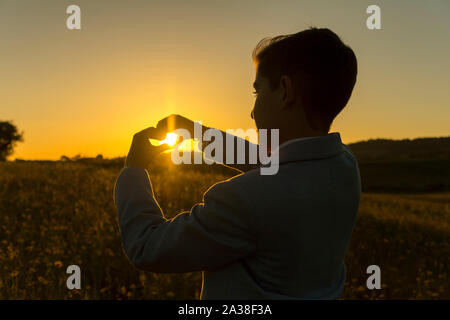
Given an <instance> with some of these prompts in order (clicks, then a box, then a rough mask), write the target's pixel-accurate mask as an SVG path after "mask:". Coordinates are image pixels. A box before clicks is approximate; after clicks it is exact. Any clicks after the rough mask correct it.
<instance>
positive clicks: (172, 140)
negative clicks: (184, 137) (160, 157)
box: [159, 132, 178, 147]
mask: <svg viewBox="0 0 450 320" xmlns="http://www.w3.org/2000/svg"><path fill="white" fill-rule="evenodd" d="M177 138H178V136H177V135H176V134H175V133H173V132H169V133H168V134H167V135H166V138H165V139H164V140H161V141H159V144H160V145H161V144H164V143H167V144H168V145H169V146H171V147H173V146H174V145H175V144H176V143H177Z"/></svg>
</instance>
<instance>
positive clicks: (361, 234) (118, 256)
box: [0, 162, 450, 299]
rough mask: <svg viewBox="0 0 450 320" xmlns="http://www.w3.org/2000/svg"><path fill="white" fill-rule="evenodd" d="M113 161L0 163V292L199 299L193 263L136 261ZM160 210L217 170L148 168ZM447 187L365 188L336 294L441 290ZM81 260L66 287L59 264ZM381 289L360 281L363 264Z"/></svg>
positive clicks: (215, 177) (447, 294) (445, 289)
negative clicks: (440, 190) (72, 286)
mask: <svg viewBox="0 0 450 320" xmlns="http://www.w3.org/2000/svg"><path fill="white" fill-rule="evenodd" d="M119 171H120V169H119V168H118V167H116V168H114V167H102V166H94V165H89V164H84V163H76V162H75V163H73V162H55V163H32V162H30V163H28V162H21V163H2V164H0V226H1V232H0V299H198V297H199V294H200V290H201V273H200V272H193V273H187V274H154V273H149V272H142V271H139V270H136V269H135V268H134V267H133V266H132V265H131V264H130V262H129V261H128V259H127V258H126V256H125V254H124V252H123V249H122V246H121V241H120V235H119V230H118V225H117V217H116V211H115V208H114V204H113V201H112V199H113V198H112V197H113V187H114V182H115V179H116V177H117V175H118V173H119ZM150 176H151V178H152V184H153V186H154V188H155V193H156V195H157V198H158V201H159V202H160V205H161V207H162V208H163V210H164V213H165V215H166V217H168V218H170V217H173V216H174V215H176V214H177V213H179V212H180V211H181V210H189V209H190V208H191V207H192V205H194V204H195V203H196V202H199V201H201V199H202V194H203V192H205V191H206V190H207V189H208V187H209V186H211V185H212V184H213V183H215V182H218V181H220V180H223V179H226V178H228V177H229V176H226V175H224V174H223V173H219V174H214V173H207V172H204V173H201V174H200V173H195V172H193V171H182V172H181V173H180V172H178V171H176V170H173V169H168V170H159V172H150ZM449 203H450V194H419V195H402V194H398V195H389V194H364V195H363V198H362V203H361V207H360V212H359V215H358V221H357V224H356V227H355V231H354V234H353V237H352V242H351V244H350V248H349V252H348V254H347V258H346V266H347V283H346V288H345V290H344V293H343V296H342V298H344V299H364V298H371V299H394V298H395V299H399V298H401V299H417V298H424V299H443V298H445V299H449V298H450V291H449V285H448V283H449V279H448V270H449V264H448V262H449V256H450V252H449V244H448V234H449V230H450V228H449V216H450V215H449ZM72 264H76V265H79V266H80V268H81V273H82V288H81V289H80V290H68V289H67V287H66V280H67V277H68V274H66V268H67V266H69V265H72ZM371 264H377V265H379V266H380V268H381V272H382V275H381V279H382V289H381V290H372V291H371V290H368V289H367V288H366V279H367V277H368V276H369V275H367V274H366V268H367V266H369V265H371Z"/></svg>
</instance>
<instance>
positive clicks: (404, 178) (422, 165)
mask: <svg viewBox="0 0 450 320" xmlns="http://www.w3.org/2000/svg"><path fill="white" fill-rule="evenodd" d="M349 147H350V149H351V150H352V152H353V153H354V154H355V157H356V158H357V160H358V163H359V169H360V173H361V183H362V190H363V191H364V192H389V193H405V192H444V191H450V137H443V138H421V139H414V140H409V139H406V140H388V139H376V140H369V141H361V142H357V143H352V144H349ZM20 161H23V160H20V159H16V162H20ZM30 162H40V163H44V162H53V161H30ZM60 162H61V163H69V164H70V163H72V162H77V163H85V164H87V165H91V166H100V167H104V168H113V169H120V168H122V167H123V165H124V158H115V159H103V157H101V156H97V157H96V158H80V157H75V158H73V159H69V158H68V157H62V158H61V161H60ZM167 166H169V167H173V168H175V165H174V164H173V163H172V162H171V161H170V156H169V155H166V159H165V160H162V161H161V162H160V163H159V164H158V165H153V167H152V171H159V170H166V169H167ZM176 168H177V172H189V171H195V172H198V173H212V172H215V173H221V174H223V175H224V176H228V177H232V176H234V175H236V174H237V171H235V170H233V169H230V168H228V167H225V166H222V165H219V164H214V165H206V164H203V165H179V166H176Z"/></svg>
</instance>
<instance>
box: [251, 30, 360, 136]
mask: <svg viewBox="0 0 450 320" xmlns="http://www.w3.org/2000/svg"><path fill="white" fill-rule="evenodd" d="M253 60H254V62H255V65H256V68H257V70H256V79H255V83H254V85H255V94H256V101H255V106H254V108H253V111H252V117H253V118H254V119H255V122H256V126H257V127H258V128H259V129H271V128H280V129H281V127H283V126H285V125H286V123H288V124H289V125H301V126H305V125H307V126H309V127H310V128H311V129H312V130H313V131H317V132H325V133H327V132H328V131H329V130H330V126H331V123H332V122H333V120H334V118H335V117H336V116H337V115H338V113H339V112H340V111H341V110H342V109H343V108H344V107H345V105H346V104H347V102H348V100H349V98H350V95H351V93H352V90H353V87H354V85H355V82H356V74H357V62H356V56H355V54H354V53H353V50H352V49H351V48H350V47H348V46H346V45H345V44H344V43H343V42H342V41H341V40H340V39H339V37H338V36H337V35H336V34H335V33H334V32H332V31H331V30H329V29H317V28H311V29H308V30H304V31H301V32H298V33H295V34H290V35H282V36H277V37H274V38H265V39H263V40H261V41H260V42H259V43H258V45H257V46H256V48H255V49H254V51H253Z"/></svg>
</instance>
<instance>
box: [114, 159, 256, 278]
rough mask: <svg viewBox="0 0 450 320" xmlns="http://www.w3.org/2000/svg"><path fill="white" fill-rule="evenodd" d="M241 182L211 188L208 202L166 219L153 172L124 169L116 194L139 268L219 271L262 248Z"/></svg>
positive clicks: (128, 243)
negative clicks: (252, 228)
mask: <svg viewBox="0 0 450 320" xmlns="http://www.w3.org/2000/svg"><path fill="white" fill-rule="evenodd" d="M238 187H239V184H238V183H232V182H230V181H226V182H222V183H218V184H216V185H214V186H213V187H211V188H210V189H209V190H208V191H207V192H206V193H205V195H204V197H203V203H201V204H197V205H195V206H194V207H193V208H192V209H191V211H190V212H182V213H180V214H178V215H177V216H176V217H174V218H172V219H170V220H169V219H166V218H165V217H164V215H163V213H162V211H161V208H160V207H159V205H158V202H157V201H156V199H155V197H154V194H153V190H152V186H151V182H150V179H149V176H148V173H147V171H146V170H145V169H142V168H138V167H129V168H124V169H123V170H122V172H121V173H120V175H119V177H118V179H117V181H116V185H115V192H114V202H115V205H116V208H117V211H118V218H119V227H120V232H121V237H122V243H123V248H124V250H125V253H126V254H127V256H128V258H129V259H130V260H131V261H132V262H133V263H134V264H135V265H136V267H138V268H139V269H143V270H147V271H153V272H191V271H200V270H209V269H215V268H217V267H220V266H222V265H225V264H227V263H230V262H232V261H234V260H237V259H239V258H242V257H244V256H246V255H250V254H251V253H252V252H254V251H255V250H256V241H255V236H254V234H253V233H252V232H251V221H250V216H249V214H250V212H248V210H247V211H245V210H244V203H245V199H244V197H243V196H242V194H240V192H239V188H238Z"/></svg>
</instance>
